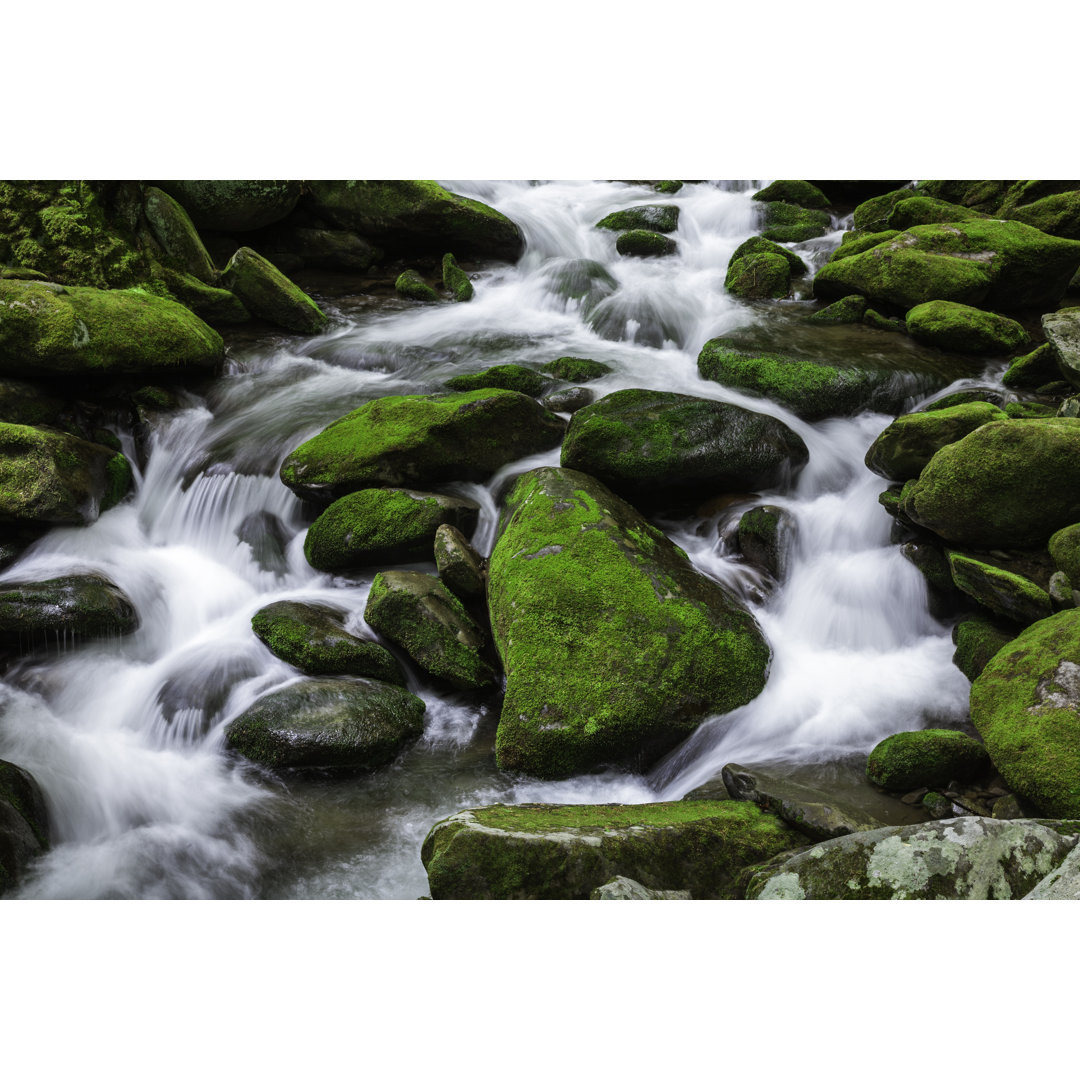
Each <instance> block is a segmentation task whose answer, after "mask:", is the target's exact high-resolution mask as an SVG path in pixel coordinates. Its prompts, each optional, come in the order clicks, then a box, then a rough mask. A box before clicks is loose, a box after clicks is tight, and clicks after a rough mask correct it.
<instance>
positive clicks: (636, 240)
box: [615, 229, 679, 259]
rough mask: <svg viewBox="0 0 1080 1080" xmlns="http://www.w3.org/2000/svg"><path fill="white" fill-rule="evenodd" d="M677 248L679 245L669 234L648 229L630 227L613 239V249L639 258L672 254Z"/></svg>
mask: <svg viewBox="0 0 1080 1080" xmlns="http://www.w3.org/2000/svg"><path fill="white" fill-rule="evenodd" d="M678 248H679V245H678V244H676V243H675V241H674V240H672V239H671V237H670V236H663V235H662V234H660V233H658V232H652V231H650V230H649V229H631V230H630V231H629V232H624V233H621V234H620V235H619V237H618V239H617V240H616V241H615V250H616V251H617V252H618V253H619V254H620V255H633V256H635V257H637V258H640V259H647V258H651V257H653V256H660V255H674V254H675V252H676V251H678Z"/></svg>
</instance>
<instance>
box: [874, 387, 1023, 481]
mask: <svg viewBox="0 0 1080 1080" xmlns="http://www.w3.org/2000/svg"><path fill="white" fill-rule="evenodd" d="M1004 419H1006V416H1005V413H1003V412H1002V411H1001V409H999V408H997V406H995V405H991V404H990V403H989V402H986V401H973V402H970V403H968V404H966V405H954V406H953V407H952V408H948V409H934V410H932V411H931V412H918V413H908V414H907V415H905V416H899V417H897V418H896V419H895V420H894V421H893V422H892V423H891V424H890V425H889V426H888V427H887V428H886V429H885V430H884V431H883V432H882V433H881V434H880V435H879V436H878V437H877V438H876V439H875V440H874V442H873V444H872V445H871V447H870V449H869V450H867V452H866V467H867V468H868V469H869V470H870V471H871V472H875V473H877V474H878V476H884V477H885V479H886V480H913V479H914V478H915V477H917V476H918V475H919V473H921V472H922V471H923V469H924V468H925V467H926V465H927V463H928V462H929V461H930V459H931V458H932V457H933V456H934V455H935V454H936V453H937V452H938V451H939V450H940V449H941V448H942V447H943V446H948V445H949V443H954V442H957V441H958V440H959V439H962V438H963V437H964V436H965V435H969V434H970V433H971V432H972V431H974V430H975V429H976V428H980V427H982V426H983V424H989V423H990V422H991V421H993V420H1004Z"/></svg>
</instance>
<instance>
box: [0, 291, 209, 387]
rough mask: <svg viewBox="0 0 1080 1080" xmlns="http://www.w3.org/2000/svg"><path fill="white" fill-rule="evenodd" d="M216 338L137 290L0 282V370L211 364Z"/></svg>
mask: <svg viewBox="0 0 1080 1080" xmlns="http://www.w3.org/2000/svg"><path fill="white" fill-rule="evenodd" d="M224 358H225V346H224V343H223V342H222V340H221V335H220V334H218V333H217V332H216V331H214V330H212V329H211V328H210V327H209V326H207V325H206V323H204V322H203V321H202V319H200V318H199V317H198V316H197V315H194V314H193V313H192V312H190V311H189V310H188V309H187V308H185V307H184V306H183V305H182V304H178V303H176V301H174V300H165V299H163V298H162V297H160V296H153V295H151V294H150V293H147V292H143V291H141V290H138V289H130V290H109V289H91V288H82V287H78V286H71V287H65V286H59V285H54V284H51V283H48V282H39V281H11V280H8V279H5V280H3V281H0V373H3V374H11V375H31V376H37V377H40V376H42V375H47V376H52V375H71V374H76V375H92V376H113V375H122V374H123V375H127V374H134V373H144V372H145V373H150V372H154V373H155V374H158V373H164V372H167V371H173V370H176V371H182V370H185V369H190V368H209V369H212V368H215V367H217V366H218V365H219V364H220V363H221V362H222V361H223V360H224Z"/></svg>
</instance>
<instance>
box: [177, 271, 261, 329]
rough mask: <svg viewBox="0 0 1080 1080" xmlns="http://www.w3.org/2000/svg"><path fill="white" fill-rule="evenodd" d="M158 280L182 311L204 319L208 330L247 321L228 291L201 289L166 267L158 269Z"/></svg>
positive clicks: (196, 281) (246, 314) (247, 316)
mask: <svg viewBox="0 0 1080 1080" xmlns="http://www.w3.org/2000/svg"><path fill="white" fill-rule="evenodd" d="M161 280H162V281H163V282H164V283H165V284H166V285H167V286H168V289H169V292H170V293H172V295H173V296H174V297H175V298H176V299H177V300H179V301H180V303H181V304H183V305H184V307H188V308H191V310H192V311H194V312H195V314H196V315H198V316H199V318H200V319H204V320H205V321H206V322H208V323H209V324H210V325H211V326H235V325H237V324H238V323H246V322H250V320H251V314H250V312H249V311H248V309H247V308H246V307H244V305H243V304H242V303H241V302H240V298H239V297H238V296H235V295H234V294H233V293H231V292H229V290H228V289H219V288H217V286H215V285H205V284H204V283H203V282H202V281H200V280H199V279H198V278H197V277H194V276H193V275H191V274H184V273H181V272H180V271H178V270H170V269H168V268H167V267H162V269H161Z"/></svg>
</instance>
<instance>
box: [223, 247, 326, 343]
mask: <svg viewBox="0 0 1080 1080" xmlns="http://www.w3.org/2000/svg"><path fill="white" fill-rule="evenodd" d="M221 283H222V284H223V285H224V286H225V287H226V288H227V289H228V290H229V291H230V292H233V293H235V294H236V295H237V296H238V297H239V298H240V300H241V301H242V302H243V304H244V307H246V308H247V309H248V311H250V312H251V314H252V315H254V316H255V317H256V318H259V319H265V320H266V321H267V322H270V323H273V324H274V325H275V326H281V327H284V329H286V330H295V331H296V332H297V333H300V334H318V333H321V332H322V331H323V330H325V329H326V324H327V318H326V316H325V315H324V314H323V313H322V311H321V310H320V309H319V306H318V305H317V304H316V303H315V301H314V300H312V299H311V297H310V296H308V294H307V293H306V292H304V291H303V289H300V288H298V287H297V286H296V285H294V284H293V283H292V282H291V281H290V280H289V279H288V278H287V277H286V276H285V275H284V274H283V273H282V272H281V271H280V270H278V269H277V267H276V266H274V265H273V263H271V262H270V261H269V260H267V259H264V258H263V257H262V256H261V255H260V254H259V253H258V252H256V251H253V250H252V249H251V248H249V247H242V248H240V249H239V251H237V252H236V254H235V255H233V257H232V258H231V259H230V260H229V263H228V265H227V266H226V267H225V269H224V270H223V271H222V274H221Z"/></svg>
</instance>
